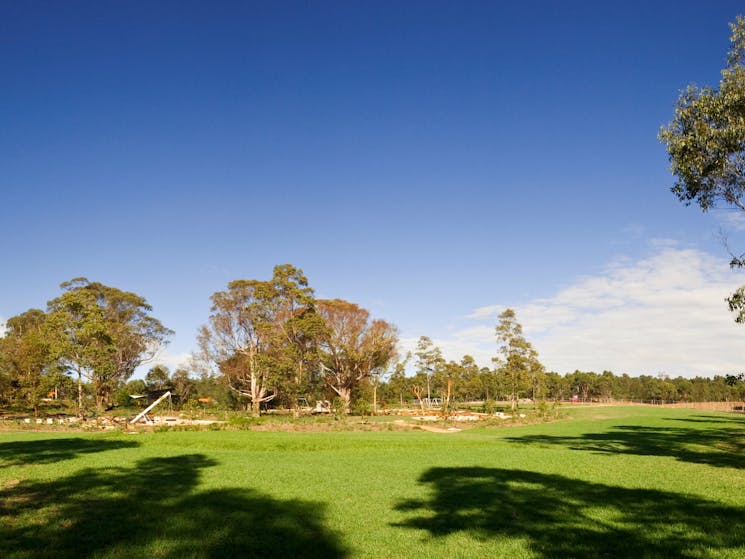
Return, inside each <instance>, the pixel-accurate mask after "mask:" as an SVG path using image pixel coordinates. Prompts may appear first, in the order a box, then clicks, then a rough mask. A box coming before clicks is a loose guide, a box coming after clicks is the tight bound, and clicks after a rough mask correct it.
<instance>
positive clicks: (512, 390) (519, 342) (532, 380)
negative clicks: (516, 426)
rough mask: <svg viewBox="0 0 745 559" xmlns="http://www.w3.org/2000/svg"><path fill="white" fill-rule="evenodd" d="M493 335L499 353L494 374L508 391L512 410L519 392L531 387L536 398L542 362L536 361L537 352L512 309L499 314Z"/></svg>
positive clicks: (528, 389) (526, 390) (525, 391)
mask: <svg viewBox="0 0 745 559" xmlns="http://www.w3.org/2000/svg"><path fill="white" fill-rule="evenodd" d="M496 335H497V343H498V344H499V353H500V357H499V358H496V359H495V363H496V364H497V375H498V378H500V379H501V381H502V383H503V387H504V390H505V391H506V392H507V393H508V394H509V398H510V403H511V407H512V409H513V410H514V409H515V407H516V405H517V400H518V398H519V397H520V395H521V393H527V392H529V391H530V390H531V388H532V395H533V397H534V398H535V395H536V388H537V386H538V384H539V382H540V378H541V375H542V374H543V365H541V363H540V361H538V352H537V351H536V350H535V349H534V348H533V346H532V345H531V343H530V342H529V341H528V340H526V339H525V337H524V336H523V327H522V325H521V324H520V323H519V322H518V321H517V317H516V315H515V311H514V310H512V309H505V310H504V311H503V312H502V313H501V314H500V315H499V323H498V324H497V327H496Z"/></svg>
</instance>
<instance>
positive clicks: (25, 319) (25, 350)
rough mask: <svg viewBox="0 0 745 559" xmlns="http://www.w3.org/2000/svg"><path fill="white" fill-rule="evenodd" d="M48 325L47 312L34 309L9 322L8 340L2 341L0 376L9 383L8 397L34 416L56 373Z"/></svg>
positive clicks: (3, 339)
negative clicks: (46, 326)
mask: <svg viewBox="0 0 745 559" xmlns="http://www.w3.org/2000/svg"><path fill="white" fill-rule="evenodd" d="M45 322H46V315H45V313H44V311H42V310H39V309H30V310H28V311H26V312H24V313H22V314H20V315H18V316H14V317H12V318H10V319H8V321H7V324H6V328H7V331H6V333H5V336H4V337H2V338H0V375H2V376H3V377H5V378H6V379H7V380H8V383H7V385H8V386H7V389H6V390H7V392H6V394H7V395H8V396H9V397H10V399H11V400H15V401H16V402H18V403H21V404H23V405H24V406H26V407H28V408H31V409H33V411H34V414H37V413H38V410H39V403H40V401H41V398H43V397H44V395H45V392H46V391H47V389H48V387H49V382H45V381H47V380H48V379H49V377H50V376H52V375H51V374H50V371H52V370H53V369H54V367H53V359H52V355H51V352H50V345H49V340H48V339H47V337H46V336H45Z"/></svg>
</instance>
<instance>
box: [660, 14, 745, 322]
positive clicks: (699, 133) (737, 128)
mask: <svg viewBox="0 0 745 559" xmlns="http://www.w3.org/2000/svg"><path fill="white" fill-rule="evenodd" d="M730 29H731V37H730V41H731V47H730V51H729V56H728V58H727V66H726V67H725V68H724V69H723V70H722V78H721V80H720V82H719V86H718V87H697V86H695V85H690V86H688V87H687V88H686V89H685V90H684V91H683V92H682V93H681V95H680V97H679V98H678V101H677V104H676V107H675V115H674V118H673V120H672V121H671V122H670V123H669V124H668V125H667V126H665V127H663V128H662V129H661V130H660V134H659V137H660V140H661V141H662V142H663V143H664V144H665V146H666V148H667V151H668V154H669V157H670V169H671V171H672V173H673V174H674V175H675V177H676V180H675V184H674V186H673V187H672V192H673V193H674V194H675V195H676V196H677V197H678V199H679V200H680V201H681V202H683V203H685V204H686V205H690V204H692V203H695V204H697V205H698V206H699V207H700V208H701V210H703V211H704V212H706V211H708V210H710V209H715V208H726V209H730V210H734V211H739V212H745V200H743V195H745V18H744V17H743V16H738V17H737V19H736V20H735V22H734V23H732V24H730ZM731 256H732V260H731V262H730V264H731V266H732V267H737V268H742V267H744V266H745V253H742V254H740V255H735V254H731ZM727 301H728V303H729V307H730V310H731V311H733V312H736V313H737V315H736V318H735V320H736V321H737V322H745V287H741V288H740V289H738V290H737V291H736V292H735V293H734V294H733V295H732V296H731V297H729V298H728V299H727Z"/></svg>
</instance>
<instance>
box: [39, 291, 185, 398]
mask: <svg viewBox="0 0 745 559" xmlns="http://www.w3.org/2000/svg"><path fill="white" fill-rule="evenodd" d="M60 287H61V288H62V290H63V293H62V294H61V295H60V296H59V297H57V298H55V299H53V300H51V301H49V303H48V308H47V311H48V313H47V320H46V324H47V334H48V336H49V340H50V344H51V351H52V354H53V355H54V356H55V358H56V359H57V360H58V361H59V362H60V363H61V364H62V365H63V366H64V367H66V368H67V369H68V370H72V371H73V372H74V373H75V374H76V376H77V381H78V408H79V410H80V411H82V408H83V389H82V381H83V379H84V378H85V379H86V380H88V381H89V382H90V383H91V384H92V386H93V391H94V395H95V402H96V409H97V410H98V411H99V412H100V411H103V409H104V408H105V407H106V405H108V404H109V403H110V401H111V395H112V393H113V392H114V390H116V388H117V387H118V386H119V385H121V384H122V383H123V382H126V381H127V379H129V378H130V377H131V376H132V374H133V373H134V372H135V369H137V367H139V366H140V365H142V364H143V363H146V362H148V361H150V360H151V359H153V358H154V357H155V355H156V354H157V352H158V351H159V350H160V349H161V348H162V347H163V346H164V345H165V344H166V343H167V340H168V337H169V336H170V335H171V334H172V333H173V332H172V331H171V330H169V329H168V328H166V327H165V326H163V324H161V322H160V321H159V320H157V319H156V318H154V317H152V316H151V315H150V313H151V311H152V307H151V306H150V305H149V304H148V303H147V301H146V300H145V298H144V297H142V296H140V295H137V294H135V293H131V292H128V291H122V290H120V289H117V288H115V287H109V286H107V285H104V284H102V283H98V282H90V281H88V280H87V279H86V278H75V279H73V280H71V281H69V282H65V283H63V284H61V286H60Z"/></svg>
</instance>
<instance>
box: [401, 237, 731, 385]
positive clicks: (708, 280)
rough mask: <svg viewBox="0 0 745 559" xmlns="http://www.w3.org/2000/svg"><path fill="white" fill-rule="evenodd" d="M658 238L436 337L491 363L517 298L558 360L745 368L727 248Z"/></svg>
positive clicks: (552, 360) (656, 368)
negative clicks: (504, 315)
mask: <svg viewBox="0 0 745 559" xmlns="http://www.w3.org/2000/svg"><path fill="white" fill-rule="evenodd" d="M653 246H654V248H655V251H656V252H655V254H654V256H652V257H650V258H646V259H642V260H636V261H633V260H617V261H615V262H613V263H612V264H611V265H609V266H608V267H607V268H606V269H605V270H604V271H603V272H602V273H600V274H597V275H593V276H590V277H582V278H579V279H577V281H576V282H575V283H574V284H573V285H570V286H568V287H566V288H564V289H562V290H560V291H558V292H557V293H556V294H555V295H553V296H551V297H548V298H541V299H534V300H532V301H527V302H525V303H523V304H519V305H510V304H492V305H486V306H484V307H480V308H477V309H474V310H473V311H472V312H471V313H470V314H469V315H468V317H469V318H470V319H471V320H472V321H473V325H471V326H468V327H467V328H465V329H461V330H459V331H456V332H454V333H452V334H451V335H449V336H447V338H446V339H439V340H435V343H438V344H440V346H441V347H442V349H443V352H444V353H445V355H446V356H447V357H449V358H455V359H457V358H459V357H460V356H461V355H463V354H464V353H469V354H471V355H473V356H474V357H475V358H477V359H478V360H479V362H481V363H482V364H485V365H487V364H488V363H489V359H490V357H491V356H492V355H494V354H495V353H496V342H495V340H494V325H495V324H496V322H497V316H498V314H499V313H500V312H501V311H502V310H504V308H506V307H507V306H511V307H512V308H514V309H515V311H516V313H517V317H518V320H519V321H520V323H521V324H522V325H523V327H524V330H525V333H526V336H527V337H528V338H529V339H530V340H531V341H532V342H533V344H534V345H535V347H536V349H537V350H538V351H539V354H540V357H541V360H542V362H543V363H544V364H545V365H546V366H547V368H549V369H550V370H555V371H559V372H567V371H572V370H574V369H582V370H594V371H602V370H604V369H609V370H612V371H614V372H616V373H624V372H626V373H630V374H643V373H656V372H662V371H664V372H667V373H669V374H673V375H678V374H681V375H685V376H692V375H697V374H698V375H710V374H713V373H717V372H729V371H736V370H740V369H741V368H742V367H743V365H744V364H745V351H744V348H745V344H743V342H744V341H745V328H743V327H742V326H738V325H737V324H735V323H734V321H733V317H732V316H731V315H730V314H729V313H728V312H727V309H726V304H725V303H724V299H725V297H726V296H727V295H728V294H729V293H730V292H732V291H733V290H734V289H735V288H736V287H738V285H739V284H740V283H745V279H743V277H742V276H741V275H738V274H735V273H733V272H731V271H730V270H729V268H728V265H727V261H726V260H725V259H724V258H719V257H714V256H711V255H710V254H707V253H704V252H701V251H697V250H690V249H679V248H675V247H674V246H671V245H670V243H657V244H655V245H653ZM414 343H415V341H414Z"/></svg>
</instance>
